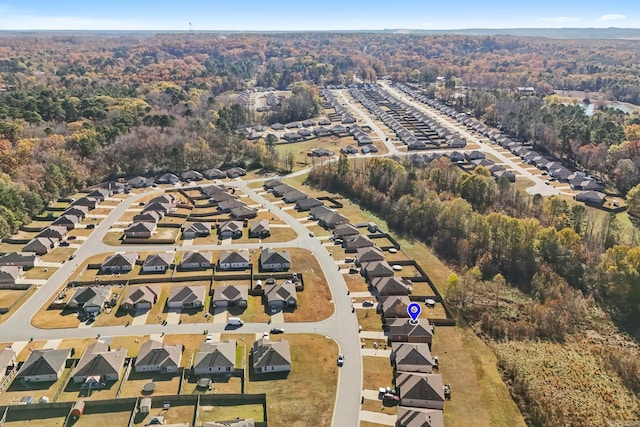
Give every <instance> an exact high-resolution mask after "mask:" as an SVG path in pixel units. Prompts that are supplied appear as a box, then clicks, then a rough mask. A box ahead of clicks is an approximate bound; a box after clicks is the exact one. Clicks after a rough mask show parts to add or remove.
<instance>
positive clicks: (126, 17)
mask: <svg viewBox="0 0 640 427" xmlns="http://www.w3.org/2000/svg"><path fill="white" fill-rule="evenodd" d="M190 25H191V28H192V29H193V30H194V31H231V30H236V31H318V30H327V31H335V30H382V29H397V28H411V29H462V28H560V27H566V28H605V27H619V28H640V1H638V0H615V1H611V2H609V1H596V0H581V1H577V0H538V1H535V2H533V1H519V0H511V1H503V0H484V1H482V0H454V1H443V0H440V1H434V0H422V1H420V0H387V1H383V0H356V1H353V0H321V1H315V2H308V1H305V0H260V1H257V0H171V1H170V0H153V1H151V0H82V1H81V0H40V1H36V0H0V30H160V31H162V30H165V31H188V30H189V29H190Z"/></svg>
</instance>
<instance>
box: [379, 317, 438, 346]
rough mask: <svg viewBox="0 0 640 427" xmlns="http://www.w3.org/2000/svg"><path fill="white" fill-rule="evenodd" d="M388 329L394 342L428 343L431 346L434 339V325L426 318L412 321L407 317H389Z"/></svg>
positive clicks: (387, 320) (387, 321)
mask: <svg viewBox="0 0 640 427" xmlns="http://www.w3.org/2000/svg"><path fill="white" fill-rule="evenodd" d="M385 322H386V324H387V331H388V335H389V340H390V341H392V342H409V343H426V344H429V346H431V340H432V339H433V332H434V328H433V325H432V324H430V323H429V321H428V320H427V319H425V318H419V319H417V321H416V322H410V321H409V319H407V318H406V317H405V318H395V319H391V318H387V319H385Z"/></svg>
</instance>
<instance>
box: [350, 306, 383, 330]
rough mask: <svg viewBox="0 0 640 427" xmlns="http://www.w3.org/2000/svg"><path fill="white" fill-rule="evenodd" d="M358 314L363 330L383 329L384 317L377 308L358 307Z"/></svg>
mask: <svg viewBox="0 0 640 427" xmlns="http://www.w3.org/2000/svg"><path fill="white" fill-rule="evenodd" d="M356 316H358V324H359V325H360V326H362V330H363V331H375V332H379V331H382V317H381V316H380V314H378V313H376V310H375V309H369V308H364V309H356Z"/></svg>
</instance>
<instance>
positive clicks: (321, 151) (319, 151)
mask: <svg viewBox="0 0 640 427" xmlns="http://www.w3.org/2000/svg"><path fill="white" fill-rule="evenodd" d="M307 156H309V157H331V156H333V151H331V150H328V149H326V148H312V149H310V150H309V152H308V153H307Z"/></svg>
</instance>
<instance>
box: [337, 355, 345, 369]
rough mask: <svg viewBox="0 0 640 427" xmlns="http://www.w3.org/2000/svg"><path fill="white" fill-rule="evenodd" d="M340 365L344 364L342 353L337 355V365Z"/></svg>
mask: <svg viewBox="0 0 640 427" xmlns="http://www.w3.org/2000/svg"><path fill="white" fill-rule="evenodd" d="M342 365H344V355H343V354H342V353H340V354H339V355H338V366H342Z"/></svg>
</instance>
